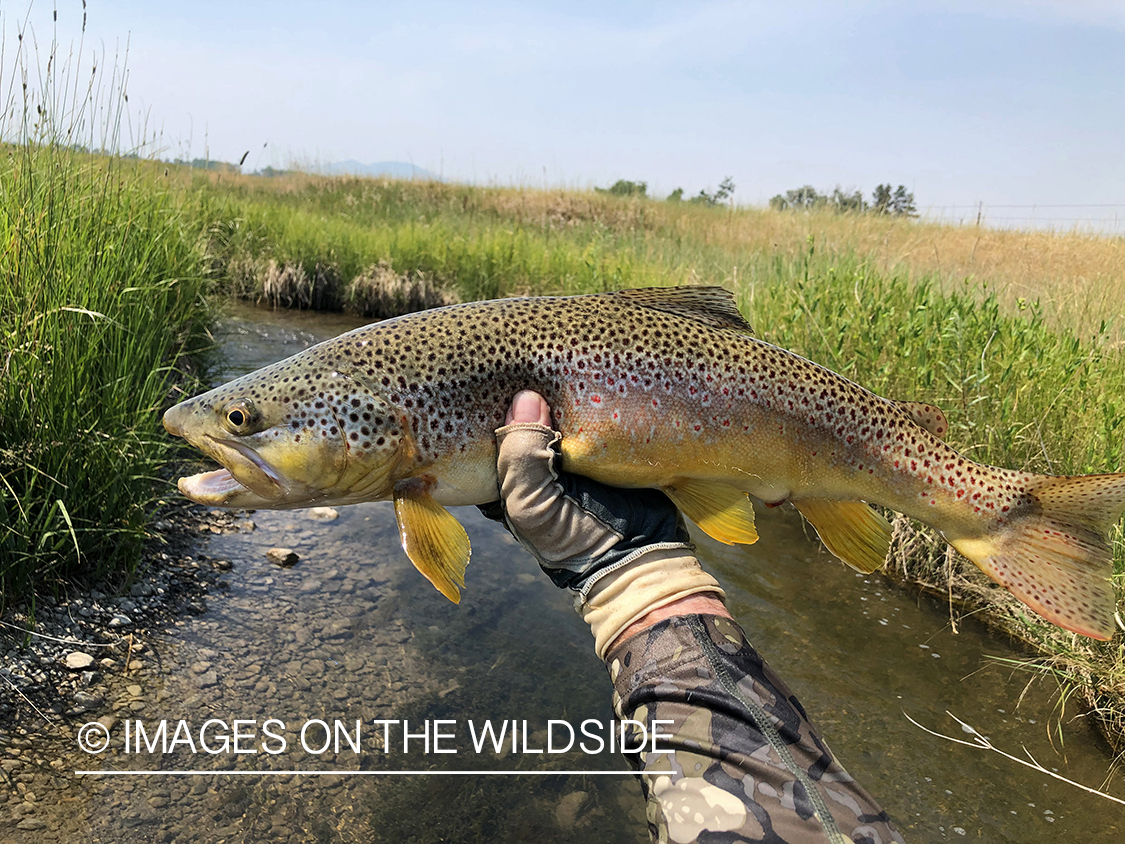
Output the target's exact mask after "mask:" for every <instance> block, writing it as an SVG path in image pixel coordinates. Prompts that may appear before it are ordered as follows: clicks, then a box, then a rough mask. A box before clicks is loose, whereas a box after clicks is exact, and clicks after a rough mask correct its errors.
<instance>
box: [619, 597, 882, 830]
mask: <svg viewBox="0 0 1125 844" xmlns="http://www.w3.org/2000/svg"><path fill="white" fill-rule="evenodd" d="M606 665H607V666H608V667H609V670H610V677H611V678H612V680H613V683H614V689H615V691H614V696H613V701H614V709H615V710H616V711H617V715H618V717H619V718H622V719H632V720H634V721H637V722H639V723H641V724H645V725H647V726H648V729H649V731H650V733H649V735H651V729H652V724H653V722H654V721H657V720H659V721H661V722H664V723H661V724H660V725H657V729H659V731H660V734H661V736H665V735H668V736H669V737H668V738H666V739H664V738H662V739H661V740H659V741H658V743H657V745H656V748H657V749H658V750H659V749H668V750H671V751H673V752H671V753H653V752H651V739H650V744H649V751H648V752H643V751H642V752H638V753H634V754H631V755H630V756H629V761H630V764H631V765H632V766H633V767H634V768H636V769H637V770H638V771H639V772H640V773H641V778H640V779H641V787H642V789H643V791H644V794H645V798H646V800H647V808H648V822H649V833H650V834H651V836H652V840H653V841H659V842H677V844H683V842H692V841H698V842H701V844H728V842H729V843H730V844H733V842H744V841H768V842H773V844H806V842H830V844H850V843H851V842H854V844H888V842H893V841H897V842H901V841H902V840H903V839H902V836H901V835H899V833H898V830H896V829H895V827H894V825H893V824H892V823H891V821H890V819H889V818H888V817H887V813H886V812H884V811H883V809H882V808H881V807H880V806H879V805H878V804H877V803H876V802H875V800H874V799H873V798H872V797H871V795H870V794H868V793H867V791H866V790H864V789H863V787H862V786H860V785H859V784H858V783H857V782H855V780H853V779H852V778H851V777H850V776H849V775H848V772H847V771H845V770H844V769H843V767H841V765H840V763H839V762H837V761H836V758H835V757H834V756H833V755H832V751H831V750H829V749H828V745H826V744H825V743H824V740H823V739H822V738H821V737H820V734H819V733H818V732H817V730H816V729H815V728H814V727H813V725H812V724H811V723H810V722H809V719H808V716H807V715H806V714H805V711H804V709H803V708H802V706H801V704H800V703H799V702H798V701H797V699H796V698H795V697H794V696H793V694H792V692H790V691H789V689H788V688H787V687H786V685H785V683H784V682H783V681H782V680H781V678H780V677H778V676H777V674H775V673H774V672H773V670H772V669H771V668H770V667H769V666H768V665H766V664H765V662H764V661H763V660H762V658H761V656H759V655H758V652H757V651H756V650H754V648H753V647H752V646H751V645H750V643H749V642H748V641H747V640H746V637H745V635H744V634H743V632H742V629H741V628H740V627H739V626H738V625H737V624H735V623H734V622H733V621H731V620H730V619H729V618H721V617H718V616H700V615H688V616H681V617H677V618H673V619H669V620H667V621H663V622H661V623H659V624H657V625H656V626H654V627H652V628H650V629H648V630H646V631H644V632H642V633H640V634H638V635H636V636H632V637H630V638H629V639H626V640H625V641H623V642H619V643H617V644H615V645H614V646H613V648H611V650H610V652H609V654H608V656H607V657H606ZM667 722H671V723H670V724H669V723H667ZM626 726H627V728H628V727H629V726H630V725H626ZM632 730H633V731H634V735H633V737H630V733H629V730H628V729H627V730H626V738H627V740H628V741H629V746H632V747H637V746H638V743H639V742H638V739H639V740H640V741H641V742H643V741H644V739H643V737H642V733H641V731H640V730H639V729H638V728H637V727H632Z"/></svg>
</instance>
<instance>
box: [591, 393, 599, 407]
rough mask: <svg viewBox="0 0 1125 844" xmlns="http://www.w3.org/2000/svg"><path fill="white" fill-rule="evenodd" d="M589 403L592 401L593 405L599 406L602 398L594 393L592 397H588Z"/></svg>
mask: <svg viewBox="0 0 1125 844" xmlns="http://www.w3.org/2000/svg"><path fill="white" fill-rule="evenodd" d="M590 401H592V402H593V403H594V404H601V403H602V397H601V396H599V395H598V394H597V393H595V394H594V395H592V396H590Z"/></svg>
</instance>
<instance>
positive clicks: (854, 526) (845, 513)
mask: <svg viewBox="0 0 1125 844" xmlns="http://www.w3.org/2000/svg"><path fill="white" fill-rule="evenodd" d="M793 506H794V507H796V508H797V509H798V510H799V511H800V512H801V515H802V516H804V517H805V518H806V519H808V521H809V524H811V525H812V526H813V527H814V528H816V533H817V535H818V536H819V537H820V541H821V542H823V543H824V545H825V547H826V548H827V549H828V550H829V551H831V552H832V553H833V554H835V555H836V556H837V557H839V558H840V559H841V560H843V561H844V562H845V563H847V564H848V565H849V566H851V567H852V568H853V569H855V570H856V571H861V572H863V573H864V574H870V573H871V572H873V571H875V569H877V568H879V566H881V565H883V562H884V561H885V560H886V559H887V551H889V550H890V547H891V525H890V523H889V522H888V521H887V520H886V519H884V518H883V517H882V516H880V515H879V514H878V513H876V512H875V511H874V510H872V509H871V508H870V507H868V506H867V505H866V504H864V503H863V502H862V501H829V500H828V499H824V498H805V499H803V500H801V501H794V502H793Z"/></svg>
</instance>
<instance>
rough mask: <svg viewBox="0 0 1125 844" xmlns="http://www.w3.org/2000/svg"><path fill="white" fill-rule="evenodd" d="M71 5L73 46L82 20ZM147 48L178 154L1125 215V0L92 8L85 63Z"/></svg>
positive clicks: (138, 80) (140, 70)
mask: <svg viewBox="0 0 1125 844" xmlns="http://www.w3.org/2000/svg"><path fill="white" fill-rule="evenodd" d="M50 9H51V6H50V5H49V4H45V3H37V4H36V6H35V7H34V8H33V11H32V20H33V23H34V26H35V30H36V34H37V36H38V38H39V40H40V41H41V42H42V41H43V40H44V39H45V38H47V37H49V33H50V21H49V16H50ZM58 9H59V37H60V40H61V41H63V42H69V41H70V39H71V38H72V37H75V36H76V34H77V24H78V21H80V19H81V5H80V3H79V2H77V0H75V2H69V0H59V2H58ZM0 10H2V11H3V16H4V18H5V46H6V48H8V49H9V51H10V49H11V47H10V44H11V42H12V41H13V40H14V38H13V34H14V29H15V24H16V22H17V18H16V17H14V16H13V14H12V11H11V10H12V7H11V6H3V7H0ZM126 40H127V41H128V44H129V53H128V67H129V73H130V76H129V83H128V90H129V94H130V100H129V102H130V107H131V108H134V109H142V108H143V109H144V110H145V111H146V113H147V116H148V124H149V127H150V129H159V130H160V131H161V133H162V136H163V144H164V145H165V147H166V149H167V151H168V155H184V154H188V155H192V156H202V155H203V153H204V147H205V145H206V148H207V150H208V151H209V153H210V155H211V156H212V157H214V158H219V159H223V160H238V158H239V157H240V156H241V155H242V153H243V152H244V151H246V150H250V155H249V157H248V159H247V164H248V165H250V166H254V167H262V166H265V165H267V164H272V165H274V166H284V165H285V164H287V163H288V162H289V161H290V160H292V159H298V160H301V161H304V162H317V161H320V162H329V161H337V160H343V159H348V158H354V159H358V160H361V161H378V160H400V161H411V162H414V163H415V164H417V165H419V166H421V167H425V168H427V169H429V170H432V171H434V172H440V173H442V174H443V175H445V176H446V177H451V178H456V179H461V180H467V181H477V182H497V183H501V184H508V183H523V184H533V185H540V184H544V183H546V184H550V185H557V184H563V185H571V186H587V185H591V184H607V183H610V182H612V181H613V180H615V179H617V178H628V179H640V180H645V181H647V182H648V183H649V184H650V185H651V186H652V190H653V191H654V192H658V193H666V192H668V191H670V190H671V189H673V188H675V187H678V186H682V187H683V188H684V189H685V190H686V192H687V193H689V194H692V193H696V192H698V191H699V189H700V188H705V187H714V186H715V185H717V184H718V182H719V180H720V179H721V178H722V177H724V176H727V175H730V176H733V178H734V181H735V183H736V185H737V186H738V188H737V193H736V199H737V200H738V201H740V202H742V203H760V202H765V201H766V200H768V198H769V197H770V196H771V195H773V194H775V193H777V192H779V191H783V190H785V189H787V188H792V187H797V186H799V185H802V184H805V183H810V184H812V185H814V186H816V187H818V188H831V187H832V186H834V185H836V184H839V185H841V186H843V187H845V188H856V187H858V188H862V189H863V190H864V191H865V192H866V193H870V191H871V188H872V187H874V185H875V184H876V183H878V182H884V181H889V182H892V183H894V184H899V183H903V184H905V185H907V186H908V187H909V188H911V189H913V190H914V192H915V194H916V196H917V199H918V202H919V205H920V206H922V207H923V208H925V207H929V206H946V205H952V204H971V203H975V202H977V201H978V200H979V201H984V202H986V203H988V204H990V205H991V204H1004V203H1009V204H1040V205H1045V204H1067V203H1081V204H1095V203H1125V2H1121V0H1069V2H1067V1H1066V0H1059V2H1049V0H1040V2H1035V0H1025V2H1003V1H1002V0H976V2H957V0H950V1H949V2H926V0H917V2H897V3H896V2H876V0H863V1H862V2H847V3H843V2H837V3H823V2H800V1H799V0H790V2H785V3H781V2H742V3H737V2H721V3H698V4H688V3H675V4H673V3H660V2H644V3H616V4H614V3H604V2H603V3H583V2H577V3H575V2H571V3H554V4H530V3H486V4H473V5H470V4H466V3H411V4H405V3H401V2H398V3H386V4H384V3H350V2H320V3H299V4H298V3H282V2H274V3H252V2H244V3H240V4H234V8H233V10H232V8H231V5H230V4H227V3H218V2H216V3H212V2H191V3H152V2H145V3H134V2H99V0H90V3H89V25H88V29H87V35H86V42H85V45H86V49H87V50H89V49H90V48H91V47H97V48H98V49H101V45H104V47H105V48H106V49H107V50H108V51H109V52H110V53H112V52H113V51H114V50H115V48H117V47H118V46H119V47H121V48H123V47H124V45H125V43H126ZM263 145H266V146H263ZM1118 210H1119V211H1121V212H1122V217H1125V205H1123V206H1122V207H1121V208H1120V209H1118ZM1062 214H1063V212H1059V214H1057V215H1056V216H1062Z"/></svg>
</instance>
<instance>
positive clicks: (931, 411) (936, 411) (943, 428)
mask: <svg viewBox="0 0 1125 844" xmlns="http://www.w3.org/2000/svg"><path fill="white" fill-rule="evenodd" d="M891 404H893V405H894V406H895V407H897V408H898V409H899V410H901V411H902V412H903V413H905V414H906V415H907V416H909V417H910V418H911V419H913V420H914V421H915V422H917V423H918V424H919V425H921V426H922V427H923V428H925V429H926V430H927V431H929V432H930V433H931V434H933V435H934V436H935V437H937V438H938V439H939V440H943V439H945V435H946V433H947V432H948V431H949V420H948V419H946V418H945V412H944V411H943V410H942V409H941V408H940V407H938V406H937V405H933V404H926V403H925V402H920V401H896V402H891Z"/></svg>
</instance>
